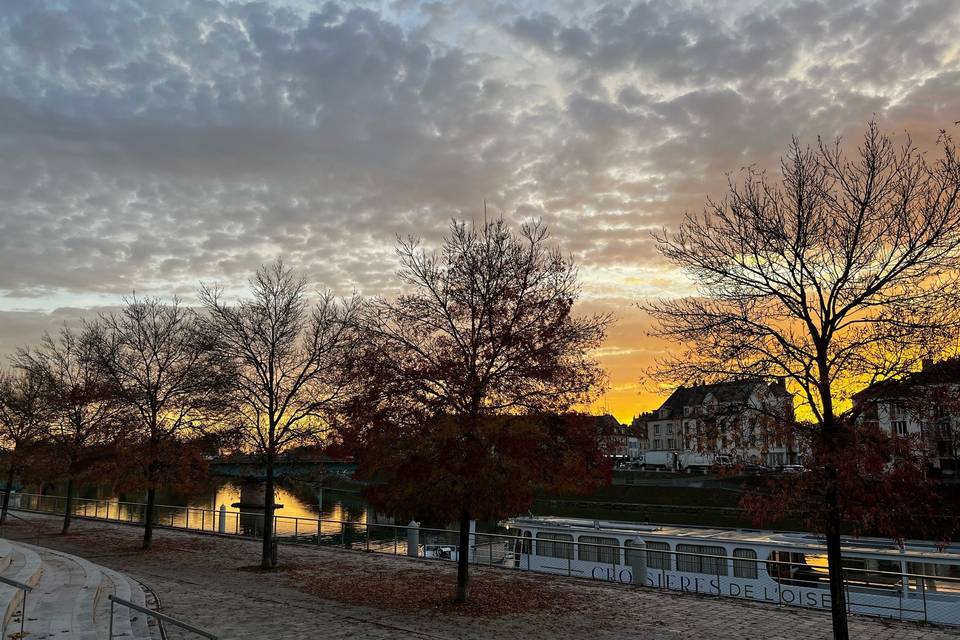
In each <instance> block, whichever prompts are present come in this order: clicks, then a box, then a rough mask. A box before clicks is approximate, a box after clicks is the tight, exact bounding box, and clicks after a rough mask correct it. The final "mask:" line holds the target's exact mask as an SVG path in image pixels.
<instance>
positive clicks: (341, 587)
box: [3, 512, 960, 640]
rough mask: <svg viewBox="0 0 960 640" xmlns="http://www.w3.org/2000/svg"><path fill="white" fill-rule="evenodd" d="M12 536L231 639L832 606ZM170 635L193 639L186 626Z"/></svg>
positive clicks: (669, 619) (784, 620)
mask: <svg viewBox="0 0 960 640" xmlns="http://www.w3.org/2000/svg"><path fill="white" fill-rule="evenodd" d="M17 516H18V517H20V518H23V519H24V520H23V521H19V520H17V519H14V520H13V522H12V523H11V524H9V525H8V526H5V527H4V528H3V537H7V538H10V539H12V540H17V539H20V540H23V541H25V542H30V543H35V544H38V545H39V546H41V547H47V548H50V549H56V550H60V551H64V552H67V553H70V554H74V555H76V556H79V557H82V558H85V559H87V560H90V561H92V562H95V563H97V564H98V565H102V566H104V567H109V568H111V569H113V570H115V571H118V572H122V573H123V574H126V575H129V576H131V577H133V578H135V579H137V580H139V581H140V582H142V583H143V584H145V585H147V586H148V587H150V589H151V590H152V591H153V592H154V593H155V594H156V595H157V597H158V598H159V600H160V603H161V606H162V609H161V610H162V611H163V612H164V613H167V614H170V615H172V616H174V617H177V618H180V619H182V620H185V621H187V622H190V623H193V624H196V625H198V626H200V627H203V628H206V629H207V630H209V631H211V632H213V633H215V634H217V635H219V637H221V638H224V639H228V638H231V639H236V640H247V639H253V638H275V639H294V638H296V639H300V638H303V639H314V638H316V639H328V638H331V639H337V638H374V639H376V638H411V639H413V638H459V639H465V640H466V639H469V640H480V639H488V638H494V639H519V638H561V639H566V638H590V639H591V640H606V639H611V640H613V639H616V640H627V639H628V638H629V639H631V640H644V639H648V638H649V639H654V638H656V639H658V640H660V639H678V640H679V639H684V640H699V639H703V640H708V639H710V640H712V639H721V640H728V639H729V640H741V639H745V638H758V639H759V638H765V639H776V640H788V639H789V640H793V639H796V640H801V639H802V640H815V639H820V638H822V639H824V640H827V639H829V638H830V635H831V634H830V617H829V615H828V614H827V613H825V612H820V611H813V610H804V609H790V608H778V607H776V606H771V605H763V604H755V603H749V602H741V601H731V600H721V599H716V598H711V597H707V596H695V595H681V594H671V593H665V592H659V591H653V590H647V589H635V588H628V587H619V586H614V585H607V584H603V583H597V582H590V581H586V580H576V579H569V578H563V577H554V576H546V575H538V574H518V573H514V572H510V571H505V570H498V569H491V568H484V567H477V568H474V569H473V572H472V583H471V584H472V593H471V596H472V598H471V602H470V603H469V604H468V605H466V606H465V607H462V608H458V607H455V606H454V605H452V603H451V602H450V594H451V593H452V591H453V585H454V578H455V573H456V570H455V567H454V566H453V565H452V564H451V563H444V562H424V561H416V560H412V559H406V558H402V557H393V556H389V555H382V554H372V553H364V552H362V551H347V550H342V549H333V548H309V547H297V546H281V547H280V563H281V567H280V568H279V569H278V570H277V571H272V572H263V571H260V570H259V569H257V568H256V567H255V565H256V564H257V562H258V560H259V553H260V543H259V541H254V540H241V539H236V538H227V537H219V536H210V535H202V534H191V533H186V532H182V531H174V530H166V529H158V530H156V531H155V534H154V549H153V550H151V551H150V552H142V551H140V550H139V543H140V537H141V535H142V530H141V529H140V528H138V527H134V526H130V525H123V524H113V523H105V522H97V521H91V520H84V519H78V520H75V521H74V523H73V525H72V531H71V533H70V534H69V535H68V536H61V535H59V529H60V526H61V520H60V519H59V518H57V517H53V516H46V515H40V514H34V513H24V512H18V513H17ZM850 628H851V637H852V638H870V639H871V640H873V639H879V638H883V639H884V640H888V639H889V640H921V639H923V640H939V639H946V638H951V639H955V640H956V639H960V629H955V628H936V627H930V626H925V627H924V626H918V625H916V624H913V623H900V622H887V621H883V620H878V619H871V618H862V617H856V616H855V617H852V618H851V624H850ZM167 631H168V637H169V638H171V639H173V638H181V637H182V638H187V637H190V636H188V635H181V632H180V631H178V630H177V629H174V628H168V629H167Z"/></svg>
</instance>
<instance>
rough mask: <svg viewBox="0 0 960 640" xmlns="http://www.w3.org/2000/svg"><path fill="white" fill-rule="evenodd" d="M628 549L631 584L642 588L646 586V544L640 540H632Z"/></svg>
mask: <svg viewBox="0 0 960 640" xmlns="http://www.w3.org/2000/svg"><path fill="white" fill-rule="evenodd" d="M627 548H629V549H630V562H629V565H630V574H631V575H632V576H633V580H632V582H633V584H634V585H637V586H640V587H643V586H646V584H647V543H646V542H644V541H643V540H641V539H640V538H634V540H633V544H631V545H630V546H629V547H627Z"/></svg>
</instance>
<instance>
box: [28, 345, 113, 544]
mask: <svg viewBox="0 0 960 640" xmlns="http://www.w3.org/2000/svg"><path fill="white" fill-rule="evenodd" d="M94 337H95V334H94V332H92V331H90V330H89V329H87V330H84V331H83V332H81V333H79V334H78V333H77V332H75V331H73V330H72V329H70V328H68V327H64V328H63V329H62V330H61V331H60V335H59V337H58V338H57V339H55V338H53V337H52V336H50V335H49V334H47V335H44V337H43V339H42V340H41V342H40V345H39V346H38V347H37V348H35V349H20V350H19V351H18V353H17V356H16V358H15V363H16V365H17V366H18V367H20V368H21V369H24V370H27V371H31V372H33V373H35V374H36V375H37V376H38V378H39V379H40V380H43V381H44V383H45V384H44V396H43V401H44V402H45V404H46V408H47V411H48V417H47V421H46V424H45V430H44V436H45V440H46V441H47V442H48V444H49V445H51V450H52V454H53V457H54V467H55V469H54V472H55V473H57V474H58V475H60V476H61V477H66V480H67V489H66V493H67V496H66V498H67V499H66V504H65V510H64V516H63V530H62V533H64V534H66V533H67V532H68V531H69V530H70V520H71V516H72V511H73V494H74V490H75V488H76V483H77V482H78V481H79V480H81V479H83V478H84V475H85V474H87V473H89V472H90V471H91V469H92V468H93V467H94V466H95V464H96V462H97V461H98V459H100V458H102V457H103V456H104V455H109V454H108V453H107V451H108V450H107V445H108V444H109V442H110V439H111V435H112V432H113V431H115V430H116V428H117V427H118V426H119V425H120V424H121V423H120V418H121V411H122V406H121V404H120V403H119V402H118V399H117V396H116V394H115V393H114V389H113V386H112V384H111V382H110V380H109V379H108V377H107V375H106V374H105V372H104V370H103V368H102V367H100V366H99V365H98V362H97V357H96V355H97V354H96V343H95V340H94Z"/></svg>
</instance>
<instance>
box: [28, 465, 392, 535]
mask: <svg viewBox="0 0 960 640" xmlns="http://www.w3.org/2000/svg"><path fill="white" fill-rule="evenodd" d="M257 486H260V487H262V485H257ZM251 488H252V486H251V485H247V484H245V483H242V482H240V481H238V480H232V479H224V478H214V479H211V481H210V483H209V485H207V486H206V487H204V488H203V489H201V490H200V491H197V492H196V493H192V494H183V493H172V492H159V493H158V495H157V511H156V521H157V522H158V523H160V524H163V525H169V526H177V527H186V528H190V529H202V530H206V531H219V530H221V529H222V530H223V532H224V533H234V534H241V535H258V534H259V533H260V532H261V531H262V527H263V524H262V517H261V518H259V519H258V518H257V514H258V513H259V514H262V508H260V509H258V508H257V507H256V506H255V505H254V504H251V503H252V502H257V501H258V502H259V504H261V505H262V502H263V492H262V488H260V489H259V495H258V496H257V497H256V498H254V499H252V500H251V497H250V496H251ZM63 491H64V488H63V487H59V486H52V487H51V486H48V487H46V490H45V491H44V492H43V493H44V494H45V495H43V496H31V495H23V496H21V497H20V499H21V501H22V506H23V507H26V508H34V509H38V510H43V511H62V510H63V509H64V508H65V504H64V501H63V498H62V497H61V496H62V495H63ZM39 493H40V492H39V488H38V487H31V488H28V489H27V491H26V492H25V494H39ZM253 493H254V494H256V491H255V490H254V491H253ZM275 496H276V502H277V503H278V504H280V505H282V507H280V508H278V509H277V510H276V516H277V533H278V534H279V535H297V536H300V535H301V534H303V535H313V536H316V534H317V526H318V524H319V522H318V520H319V519H320V518H321V511H320V509H319V508H318V507H319V505H318V502H319V501H318V496H317V495H316V493H315V492H314V489H313V488H312V487H310V486H308V485H296V484H291V485H288V486H278V487H277V489H276V492H275ZM145 501H146V493H145V492H125V493H123V492H116V491H114V490H113V489H112V488H109V487H103V486H88V487H84V488H83V489H81V490H80V491H79V492H78V495H77V498H76V499H75V504H74V513H76V514H78V515H87V516H93V517H100V518H109V519H111V520H121V521H127V522H139V521H142V520H143V515H144V505H143V503H144V502H145ZM221 507H226V509H225V513H224V514H223V515H221ZM322 519H323V520H331V521H345V522H348V523H355V524H357V525H360V526H361V527H362V526H363V525H365V524H367V523H368V522H369V523H370V524H392V523H393V520H392V519H391V518H389V517H386V516H384V515H382V514H376V513H373V512H371V510H370V509H369V507H368V505H367V503H366V502H365V501H364V500H363V498H361V497H360V496H359V494H358V493H356V492H353V491H350V490H339V489H330V488H326V489H324V492H323V507H322ZM320 533H321V534H331V535H332V534H335V533H336V534H341V533H342V527H341V526H340V524H339V523H338V522H323V523H322V527H321V530H320Z"/></svg>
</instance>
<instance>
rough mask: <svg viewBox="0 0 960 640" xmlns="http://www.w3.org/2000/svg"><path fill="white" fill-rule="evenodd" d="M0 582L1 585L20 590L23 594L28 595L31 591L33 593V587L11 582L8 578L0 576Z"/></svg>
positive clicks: (14, 581)
mask: <svg viewBox="0 0 960 640" xmlns="http://www.w3.org/2000/svg"><path fill="white" fill-rule="evenodd" d="M0 582H2V583H3V584H8V585H10V586H11V587H16V588H17V589H20V590H21V591H23V592H25V593H30V592H31V591H33V587H31V586H30V585H28V584H24V583H22V582H18V581H16V580H11V579H10V578H5V577H4V576H0Z"/></svg>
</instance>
